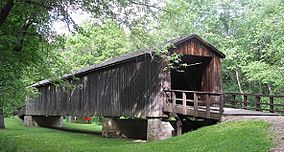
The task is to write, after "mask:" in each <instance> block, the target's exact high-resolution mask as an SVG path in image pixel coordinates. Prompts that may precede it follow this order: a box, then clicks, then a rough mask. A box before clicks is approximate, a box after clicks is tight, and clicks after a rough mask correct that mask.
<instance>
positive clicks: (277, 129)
mask: <svg viewBox="0 0 284 152" xmlns="http://www.w3.org/2000/svg"><path fill="white" fill-rule="evenodd" d="M226 119H227V120H225V121H226V122H238V121H245V120H264V121H266V122H268V123H270V124H271V128H270V129H271V132H272V133H273V134H274V135H273V137H274V138H273V140H274V143H276V145H275V146H274V147H273V148H272V149H271V150H270V151H271V152H284V117H283V116H231V117H227V118H226Z"/></svg>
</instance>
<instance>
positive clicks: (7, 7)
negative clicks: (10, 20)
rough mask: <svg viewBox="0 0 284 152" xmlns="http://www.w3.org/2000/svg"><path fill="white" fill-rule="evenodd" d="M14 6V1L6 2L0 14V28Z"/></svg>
mask: <svg viewBox="0 0 284 152" xmlns="http://www.w3.org/2000/svg"><path fill="white" fill-rule="evenodd" d="M13 6H14V0H8V2H7V4H6V5H5V6H4V8H3V9H2V10H1V12H0V27H1V26H2V25H3V24H4V22H5V21H6V19H7V17H8V15H9V13H10V11H11V9H12V8H13Z"/></svg>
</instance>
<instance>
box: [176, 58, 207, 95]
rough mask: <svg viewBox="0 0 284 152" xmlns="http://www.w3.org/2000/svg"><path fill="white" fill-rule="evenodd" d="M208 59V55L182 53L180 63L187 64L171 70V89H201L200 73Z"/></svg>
mask: <svg viewBox="0 0 284 152" xmlns="http://www.w3.org/2000/svg"><path fill="white" fill-rule="evenodd" d="M210 61H211V58H210V57H203V56H192V55H183V56H182V57H181V62H180V64H184V63H186V64H187V65H189V66H187V67H179V68H177V69H172V70H171V89H172V90H190V91H201V90H202V88H201V81H202V74H203V72H204V71H205V69H206V67H207V66H208V64H209V63H210Z"/></svg>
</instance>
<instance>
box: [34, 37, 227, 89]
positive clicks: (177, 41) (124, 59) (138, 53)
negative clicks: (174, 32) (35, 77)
mask: <svg viewBox="0 0 284 152" xmlns="http://www.w3.org/2000/svg"><path fill="white" fill-rule="evenodd" d="M193 38H195V39H197V40H199V41H200V42H202V43H203V44H204V45H205V46H207V47H208V48H210V50H211V51H212V52H214V53H215V54H217V56H219V57H220V58H225V54H223V53H222V52H220V51H219V50H218V49H217V48H215V47H214V46H213V45H211V44H210V43H208V42H207V41H205V40H204V39H202V38H201V37H199V36H198V35H196V34H191V35H189V36H185V37H178V38H175V39H172V40H170V41H168V42H166V43H164V44H163V45H161V47H163V46H165V45H167V44H169V46H170V47H169V48H174V47H175V46H178V45H180V44H182V43H184V42H187V41H189V40H191V39H193ZM153 52H154V49H152V48H146V49H141V50H139V51H136V52H130V53H127V54H125V55H122V56H119V57H115V58H112V59H109V60H106V61H105V62H102V63H99V64H94V65H91V66H89V67H86V68H83V69H80V70H78V71H76V72H74V73H70V74H66V75H64V76H63V77H62V79H68V78H72V77H74V76H75V77H76V76H80V75H84V74H86V73H89V72H92V71H95V70H98V69H102V68H106V67H109V66H112V65H116V64H120V63H123V62H127V61H129V60H131V59H134V58H136V57H139V56H143V55H144V56H145V55H147V54H148V55H150V54H152V53H153ZM51 82H52V80H48V79H45V80H42V81H39V82H37V83H35V84H33V85H31V87H39V86H42V85H46V84H49V83H51Z"/></svg>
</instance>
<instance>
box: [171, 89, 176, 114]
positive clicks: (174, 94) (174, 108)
mask: <svg viewBox="0 0 284 152" xmlns="http://www.w3.org/2000/svg"><path fill="white" fill-rule="evenodd" d="M172 100H173V113H176V104H177V102H176V93H175V92H172Z"/></svg>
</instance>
